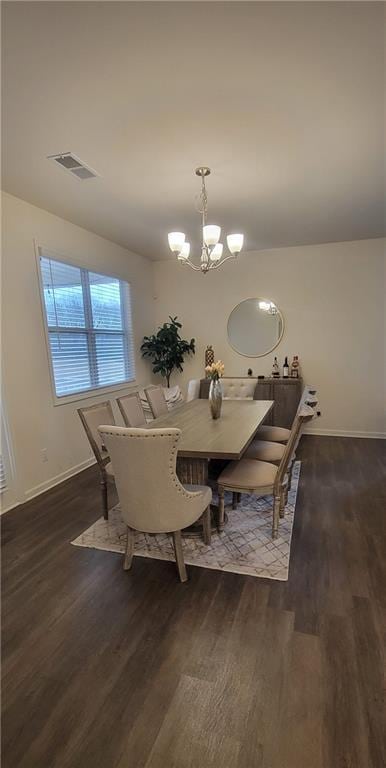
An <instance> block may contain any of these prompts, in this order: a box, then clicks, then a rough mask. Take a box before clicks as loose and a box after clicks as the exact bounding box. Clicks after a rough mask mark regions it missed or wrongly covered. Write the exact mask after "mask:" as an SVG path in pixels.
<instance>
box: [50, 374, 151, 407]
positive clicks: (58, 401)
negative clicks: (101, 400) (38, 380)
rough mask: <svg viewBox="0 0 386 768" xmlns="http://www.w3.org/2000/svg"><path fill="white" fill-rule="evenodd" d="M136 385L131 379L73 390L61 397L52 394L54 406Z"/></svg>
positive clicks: (108, 393)
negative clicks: (107, 385)
mask: <svg viewBox="0 0 386 768" xmlns="http://www.w3.org/2000/svg"><path fill="white" fill-rule="evenodd" d="M136 387H137V382H136V379H132V380H131V381H122V382H121V383H120V384H111V386H109V387H96V388H95V389H87V390H85V391H84V392H74V393H73V394H71V395H63V397H57V396H56V395H53V400H54V407H55V408H56V407H57V406H59V405H67V403H77V402H80V401H81V400H92V399H94V398H96V397H99V396H100V395H111V394H112V393H113V392H120V391H121V390H122V389H135V388H136Z"/></svg>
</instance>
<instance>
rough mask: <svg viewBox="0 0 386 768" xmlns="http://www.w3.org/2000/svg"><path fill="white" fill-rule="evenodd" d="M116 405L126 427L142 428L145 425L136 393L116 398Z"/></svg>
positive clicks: (139, 399)
mask: <svg viewBox="0 0 386 768" xmlns="http://www.w3.org/2000/svg"><path fill="white" fill-rule="evenodd" d="M117 403H118V408H119V410H120V412H121V414H122V418H123V421H124V422H125V425H126V427H144V426H145V425H146V418H145V414H144V412H143V408H142V403H141V398H140V396H139V393H138V392H131V393H130V394H129V395H124V396H123V397H117Z"/></svg>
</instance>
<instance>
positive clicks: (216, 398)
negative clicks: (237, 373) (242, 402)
mask: <svg viewBox="0 0 386 768" xmlns="http://www.w3.org/2000/svg"><path fill="white" fill-rule="evenodd" d="M205 373H206V375H207V377H208V378H209V379H210V387H209V408H210V412H211V414H212V419H219V418H220V415H221V406H222V387H221V381H220V379H221V377H222V376H223V375H224V363H223V362H222V360H217V363H212V364H211V365H207V366H206V368H205Z"/></svg>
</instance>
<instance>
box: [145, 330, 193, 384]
mask: <svg viewBox="0 0 386 768" xmlns="http://www.w3.org/2000/svg"><path fill="white" fill-rule="evenodd" d="M169 320H170V323H164V324H163V325H161V326H160V328H158V331H157V333H153V335H152V336H145V337H144V340H143V342H142V344H141V352H142V357H148V358H150V359H151V360H152V366H153V373H160V374H161V376H164V378H165V379H166V382H167V386H168V387H169V386H170V376H171V375H172V372H173V371H174V370H175V369H177V370H178V371H181V373H182V371H183V367H182V364H183V362H184V357H185V355H190V354H193V355H194V353H195V351H196V346H195V344H196V343H195V340H194V339H191V340H190V341H185V339H181V336H180V329H181V328H182V325H181V323H179V322H178V320H177V317H170V316H169Z"/></svg>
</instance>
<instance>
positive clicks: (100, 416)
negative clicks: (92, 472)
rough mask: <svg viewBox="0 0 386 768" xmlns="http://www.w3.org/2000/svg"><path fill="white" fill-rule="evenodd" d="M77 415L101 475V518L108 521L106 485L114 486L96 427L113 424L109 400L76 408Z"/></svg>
mask: <svg viewBox="0 0 386 768" xmlns="http://www.w3.org/2000/svg"><path fill="white" fill-rule="evenodd" d="M78 414H79V417H80V420H81V422H82V424H83V427H84V430H85V432H86V435H87V437H88V440H89V443H90V445H91V448H92V450H93V453H94V456H95V458H96V460H97V464H98V466H99V470H100V473H101V480H100V486H101V494H102V508H103V517H104V518H105V520H108V517H109V505H108V484H109V483H110V484H114V482H115V481H114V473H113V470H112V467H111V461H110V456H109V454H108V452H107V450H106V446H105V445H104V443H103V441H102V439H101V436H100V434H99V432H98V427H99V425H100V424H111V425H113V424H115V419H114V414H113V409H112V407H111V403H110V402H109V400H106V402H104V403H97V405H89V406H87V408H78Z"/></svg>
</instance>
